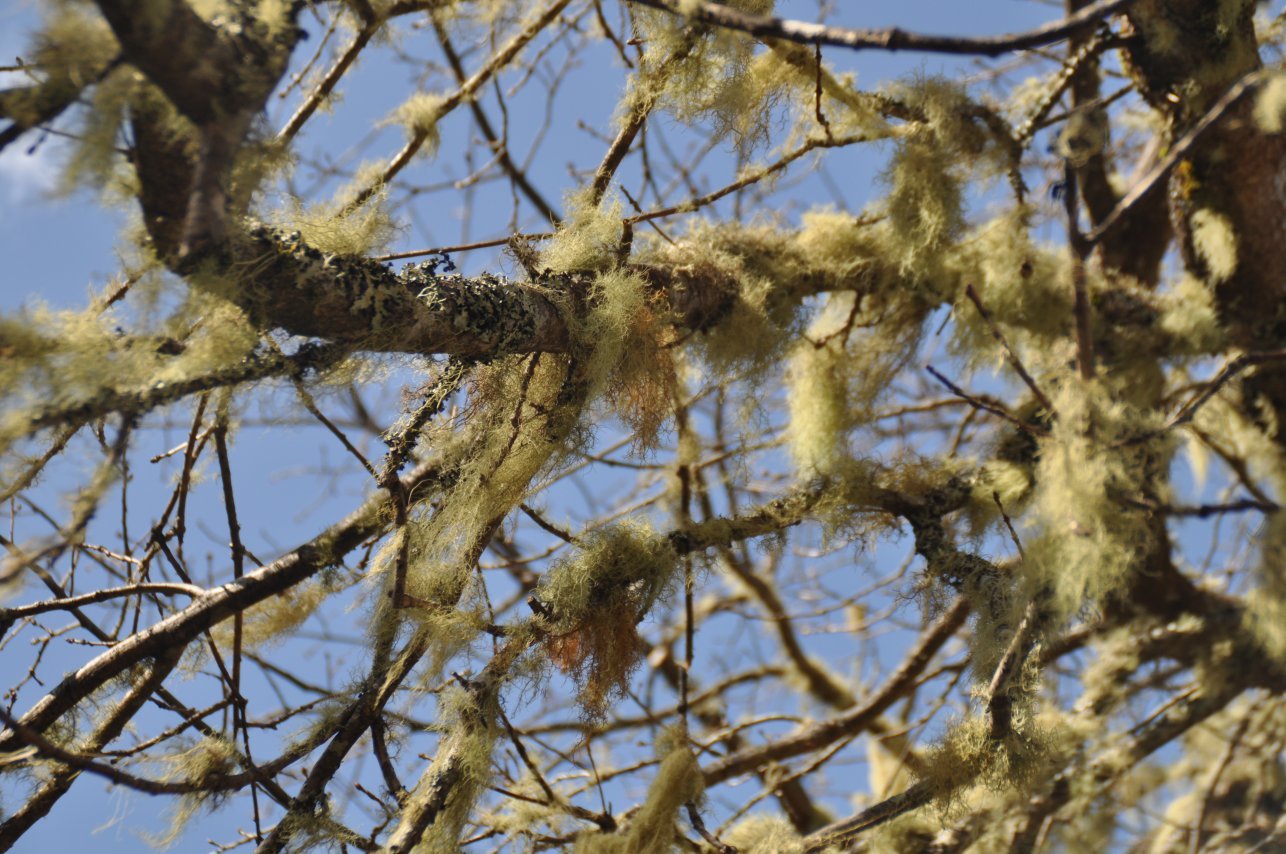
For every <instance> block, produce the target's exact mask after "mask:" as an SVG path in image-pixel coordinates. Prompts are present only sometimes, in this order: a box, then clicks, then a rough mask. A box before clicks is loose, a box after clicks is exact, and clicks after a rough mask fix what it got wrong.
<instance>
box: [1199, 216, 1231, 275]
mask: <svg viewBox="0 0 1286 854" xmlns="http://www.w3.org/2000/svg"><path fill="white" fill-rule="evenodd" d="M1192 242H1193V245H1194V246H1195V247H1196V250H1197V252H1198V253H1199V254H1200V255H1201V257H1202V259H1203V260H1204V261H1205V262H1206V268H1207V269H1208V270H1209V271H1210V278H1211V279H1212V280H1213V282H1214V283H1215V284H1218V283H1219V282H1224V281H1227V280H1228V279H1229V278H1231V277H1232V274H1233V273H1234V272H1236V270H1237V235H1236V233H1235V232H1234V231H1233V228H1232V223H1230V222H1229V221H1228V218H1227V217H1225V216H1223V215H1221V214H1218V213H1216V212H1214V211H1212V210H1210V209H1209V208H1202V209H1201V210H1198V211H1195V212H1194V213H1193V214H1192Z"/></svg>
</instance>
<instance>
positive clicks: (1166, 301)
mask: <svg viewBox="0 0 1286 854" xmlns="http://www.w3.org/2000/svg"><path fill="white" fill-rule="evenodd" d="M1159 325H1160V327H1161V329H1162V330H1163V331H1164V332H1165V333H1166V334H1167V335H1168V336H1169V338H1170V341H1172V342H1173V344H1174V350H1175V354H1176V355H1187V354H1191V355H1198V354H1203V353H1210V352H1214V351H1217V350H1218V349H1219V348H1221V347H1222V346H1223V344H1224V341H1225V338H1226V336H1225V334H1224V331H1223V326H1222V324H1220V322H1219V314H1218V309H1217V308H1216V306H1215V299H1214V294H1213V292H1212V291H1211V288H1210V286H1209V285H1208V284H1206V283H1205V282H1202V281H1201V280H1200V279H1197V278H1196V277H1194V276H1190V275H1181V276H1180V277H1179V279H1178V281H1176V282H1175V283H1174V285H1173V286H1171V287H1170V288H1168V289H1167V290H1166V291H1165V293H1164V294H1162V295H1161V317H1160V321H1159Z"/></svg>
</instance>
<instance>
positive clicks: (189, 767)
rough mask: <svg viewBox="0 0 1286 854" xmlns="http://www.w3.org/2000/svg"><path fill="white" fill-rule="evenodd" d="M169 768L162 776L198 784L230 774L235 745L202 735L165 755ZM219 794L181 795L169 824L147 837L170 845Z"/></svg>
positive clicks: (234, 767) (161, 845)
mask: <svg viewBox="0 0 1286 854" xmlns="http://www.w3.org/2000/svg"><path fill="white" fill-rule="evenodd" d="M164 761H165V762H166V764H168V765H169V766H170V770H169V771H168V773H167V774H166V775H165V776H164V779H165V780H167V781H169V780H180V781H183V782H186V783H193V784H195V785H196V786H198V787H199V786H200V785H201V784H202V783H207V782H209V781H210V780H211V779H212V778H215V777H219V776H222V775H225V774H230V773H232V772H233V771H236V770H237V764H238V763H237V748H236V747H235V746H234V745H233V743H232V742H231V741H229V740H228V739H226V738H223V737H222V736H218V735H212V736H209V737H207V738H203V739H201V740H200V741H198V742H196V743H195V744H193V745H192V746H191V747H189V748H187V749H186V750H179V751H176V752H174V753H171V754H169V755H168V756H166V757H165V760H164ZM220 798H221V795H219V794H217V790H216V792H211V791H201V790H199V789H198V790H197V791H194V792H192V793H190V794H186V795H184V796H183V797H182V798H180V799H179V801H178V802H177V803H176V804H175V806H174V808H173V810H172V811H171V814H170V827H169V829H168V830H167V831H166V832H165V833H164V834H162V835H160V836H159V837H155V838H153V839H151V840H149V841H151V842H152V844H154V845H155V846H156V847H158V848H166V847H168V846H170V845H172V844H173V843H174V842H175V841H177V840H178V838H179V837H180V836H182V835H183V832H184V830H185V829H186V828H187V826H188V823H189V822H190V821H192V819H193V818H195V817H196V816H197V814H198V813H200V812H201V811H202V810H204V809H209V808H211V807H213V806H215V805H216V804H217V803H218V801H219V800H220Z"/></svg>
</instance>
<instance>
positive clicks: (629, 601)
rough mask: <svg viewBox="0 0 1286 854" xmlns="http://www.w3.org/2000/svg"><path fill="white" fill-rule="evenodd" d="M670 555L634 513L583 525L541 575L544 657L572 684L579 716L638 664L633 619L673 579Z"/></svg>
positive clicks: (592, 711) (601, 709)
mask: <svg viewBox="0 0 1286 854" xmlns="http://www.w3.org/2000/svg"><path fill="white" fill-rule="evenodd" d="M678 566H679V560H678V555H677V554H676V552H675V550H674V547H673V546H672V545H671V544H670V542H669V540H667V539H666V538H664V537H661V536H659V535H657V534H656V533H655V532H653V530H652V528H651V527H650V526H649V525H648V524H647V523H646V522H643V521H641V520H625V521H622V522H618V523H616V524H614V525H611V526H609V527H607V528H602V529H600V530H598V531H594V532H591V533H589V534H587V535H586V536H585V537H583V538H582V539H581V540H580V541H578V542H577V543H576V544H575V547H574V549H573V551H572V553H571V554H570V555H569V556H567V557H565V558H564V559H563V560H561V561H560V562H559V563H557V564H556V565H555V566H554V567H553V568H551V569H550V570H549V571H548V572H547V573H545V576H544V577H543V578H542V579H541V582H540V586H539V587H538V588H537V590H536V597H537V599H539V601H540V602H541V604H542V606H543V609H544V610H546V611H547V612H548V614H549V622H550V626H549V629H550V633H549V637H548V640H547V641H546V642H545V647H546V650H547V652H548V653H549V656H550V659H551V660H552V661H553V662H554V664H555V665H557V666H558V667H559V668H561V669H562V670H564V671H566V672H568V673H570V674H572V676H573V677H575V679H576V680H577V682H578V684H579V686H580V703H581V707H582V709H583V711H584V712H585V714H586V716H587V717H589V718H591V719H593V718H597V717H601V716H602V715H603V714H604V713H605V712H606V710H607V704H608V703H609V701H611V700H612V699H614V698H615V697H616V696H617V695H618V694H620V693H621V692H623V691H624V689H625V687H626V685H627V683H628V680H629V677H630V675H631V674H632V673H633V672H634V669H635V667H636V666H637V665H638V655H639V649H638V632H637V629H636V626H637V625H638V623H639V622H640V621H641V620H642V619H643V618H644V617H645V616H646V615H647V614H648V612H649V611H650V610H651V608H652V606H653V605H654V604H656V602H657V600H659V599H660V598H661V597H663V596H664V595H665V594H666V593H667V592H668V591H669V590H670V588H671V586H672V584H673V583H674V578H675V574H676V570H677V568H678Z"/></svg>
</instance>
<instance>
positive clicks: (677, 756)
mask: <svg viewBox="0 0 1286 854" xmlns="http://www.w3.org/2000/svg"><path fill="white" fill-rule="evenodd" d="M656 751H657V755H658V756H659V757H660V759H661V764H660V766H659V767H658V769H657V772H656V778H655V779H654V780H653V781H652V785H650V786H649V787H648V790H647V798H646V799H645V800H644V801H643V804H642V806H640V807H639V809H638V811H637V812H636V813H635V814H634V815H633V817H632V818H631V819H630V822H629V825H628V827H627V828H626V830H625V832H624V833H619V834H607V833H598V832H588V833H582V834H581V835H580V836H578V837H577V838H576V845H575V846H574V847H573V849H572V851H573V852H574V854H653V852H660V851H668V850H671V849H672V848H673V846H674V844H675V836H676V833H677V831H676V828H675V821H676V819H677V817H678V816H677V814H678V811H679V809H680V808H681V807H683V806H684V805H685V804H690V803H696V802H698V801H699V800H700V799H701V796H702V793H703V791H704V785H703V783H702V779H701V766H700V765H698V764H697V758H696V756H695V755H694V754H693V752H692V747H691V746H690V745H689V744H688V738H687V731H686V730H685V729H684V728H683V727H681V726H680V727H670V728H668V729H665V730H662V731H661V734H660V736H659V737H658V738H657V744H656Z"/></svg>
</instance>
